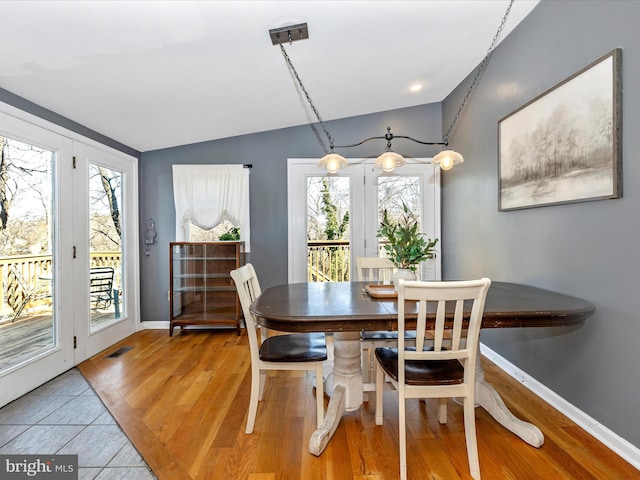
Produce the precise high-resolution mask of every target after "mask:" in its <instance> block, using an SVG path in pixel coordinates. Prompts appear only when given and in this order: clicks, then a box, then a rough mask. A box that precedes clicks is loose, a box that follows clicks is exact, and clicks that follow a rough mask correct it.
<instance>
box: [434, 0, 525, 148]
mask: <svg viewBox="0 0 640 480" xmlns="http://www.w3.org/2000/svg"><path fill="white" fill-rule="evenodd" d="M513 1H514V0H511V1H510V2H509V6H508V7H507V11H506V12H505V14H504V16H503V17H502V21H501V22H500V26H499V27H498V31H497V32H496V34H495V35H494V36H493V40H492V41H491V45H490V46H489V50H488V51H487V54H486V55H485V56H484V58H483V59H482V62H480V66H479V67H478V71H477V72H476V75H475V77H473V80H472V82H471V85H469V89H468V90H467V94H466V95H465V96H464V98H463V99H462V104H461V105H460V108H458V111H457V112H456V114H455V116H454V117H453V121H452V122H451V125H450V126H449V129H448V130H447V132H446V133H445V134H444V137H443V140H444V143H445V144H448V143H449V135H450V134H451V131H452V130H453V127H454V125H455V124H456V122H457V121H458V117H459V116H460V113H462V109H463V108H464V106H465V105H466V103H467V100H469V97H470V96H471V92H473V89H474V88H475V86H476V84H477V83H478V80H480V75H482V72H483V71H484V70H485V69H486V68H487V65H488V64H489V58H490V57H491V55H492V54H493V50H494V49H495V47H496V44H497V43H498V39H499V38H500V35H501V34H502V30H503V28H504V24H505V23H506V22H507V17H509V13H510V12H511V6H512V5H513Z"/></svg>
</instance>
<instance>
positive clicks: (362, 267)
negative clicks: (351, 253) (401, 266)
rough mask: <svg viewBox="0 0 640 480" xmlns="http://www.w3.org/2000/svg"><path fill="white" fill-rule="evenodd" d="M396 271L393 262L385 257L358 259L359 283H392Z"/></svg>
mask: <svg viewBox="0 0 640 480" xmlns="http://www.w3.org/2000/svg"><path fill="white" fill-rule="evenodd" d="M395 270H396V267H395V265H394V264H393V262H392V261H391V260H389V259H388V258H385V257H356V271H357V273H358V281H359V282H372V283H373V282H376V283H383V282H389V283H390V282H391V280H392V276H393V272H394V271H395Z"/></svg>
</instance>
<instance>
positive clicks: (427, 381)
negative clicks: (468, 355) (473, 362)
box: [376, 347, 464, 385]
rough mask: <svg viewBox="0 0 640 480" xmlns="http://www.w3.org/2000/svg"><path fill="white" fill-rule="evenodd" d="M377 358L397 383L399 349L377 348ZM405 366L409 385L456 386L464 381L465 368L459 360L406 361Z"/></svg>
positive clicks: (406, 380)
mask: <svg viewBox="0 0 640 480" xmlns="http://www.w3.org/2000/svg"><path fill="white" fill-rule="evenodd" d="M407 350H413V351H415V349H409V348H408V349H407ZM376 358H377V359H378V361H379V362H380V365H381V366H382V369H383V370H384V372H385V373H386V374H387V375H388V376H389V377H391V378H392V379H393V380H395V381H396V382H397V381H398V349H397V348H386V347H384V348H376ZM404 366H405V369H404V370H405V373H404V379H405V383H406V384H407V385H456V384H459V383H462V381H463V379H464V368H463V367H462V365H461V364H460V362H458V361H457V360H424V361H421V360H405V365H404Z"/></svg>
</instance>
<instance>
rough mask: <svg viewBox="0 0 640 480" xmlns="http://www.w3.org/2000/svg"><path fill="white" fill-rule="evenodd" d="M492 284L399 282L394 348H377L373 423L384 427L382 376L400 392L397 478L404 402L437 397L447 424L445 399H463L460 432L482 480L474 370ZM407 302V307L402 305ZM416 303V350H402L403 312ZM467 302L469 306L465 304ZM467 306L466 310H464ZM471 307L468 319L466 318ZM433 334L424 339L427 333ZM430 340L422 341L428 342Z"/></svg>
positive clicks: (403, 471)
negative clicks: (429, 318) (430, 318)
mask: <svg viewBox="0 0 640 480" xmlns="http://www.w3.org/2000/svg"><path fill="white" fill-rule="evenodd" d="M490 285H491V281H490V280H489V279H488V278H482V279H480V280H469V281H455V282H420V281H404V280H400V281H399V282H398V348H388V347H383V348H377V349H376V350H375V358H376V362H377V365H376V366H377V371H376V425H382V423H383V408H382V407H383V400H382V399H383V389H384V385H385V382H384V378H385V376H386V377H388V378H389V379H390V380H391V384H392V385H393V386H394V388H396V389H397V390H398V409H399V412H398V423H399V426H398V427H399V428H398V431H399V442H398V443H399V446H400V478H401V479H402V480H406V478H407V435H406V418H405V417H406V414H405V400H406V399H407V398H438V399H440V405H439V412H438V421H439V422H440V423H441V424H443V423H446V421H447V413H446V402H447V398H449V397H457V398H461V399H463V405H464V430H465V438H466V443H467V457H468V459H469V470H470V472H471V476H472V477H473V478H474V479H476V480H479V479H480V463H479V461H478V445H477V440H476V424H475V399H474V395H475V391H474V390H475V370H476V359H477V353H478V341H479V336H480V324H481V323H482V315H483V312H484V304H485V299H486V297H487V292H488V291H489V287H490ZM405 302H406V303H405ZM412 302H416V303H414V304H416V305H417V310H418V317H417V328H416V344H415V347H412V348H405V342H404V332H405V309H406V308H407V305H409V306H410V308H413V306H412ZM465 302H467V303H465ZM430 304H435V309H430V310H429V311H430V312H435V321H434V322H432V321H427V320H426V316H427V309H428V305H429V307H431V305H430ZM465 306H466V307H467V308H465ZM469 307H470V308H471V310H470V315H469V317H468V318H469V321H468V322H467V321H465V319H464V317H465V316H466V315H467V314H468V312H469V310H468V308H469ZM428 332H429V333H432V335H429V336H428V335H427V333H428ZM428 337H429V338H432V339H433V340H432V341H430V340H426V338H428Z"/></svg>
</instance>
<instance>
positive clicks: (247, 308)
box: [231, 263, 266, 361]
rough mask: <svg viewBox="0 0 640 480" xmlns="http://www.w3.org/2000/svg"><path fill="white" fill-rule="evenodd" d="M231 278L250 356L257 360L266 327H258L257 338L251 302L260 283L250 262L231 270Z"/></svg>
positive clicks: (257, 292) (258, 290) (257, 294)
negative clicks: (242, 318) (245, 331)
mask: <svg viewBox="0 0 640 480" xmlns="http://www.w3.org/2000/svg"><path fill="white" fill-rule="evenodd" d="M231 278H232V279H233V281H234V283H235V284H236V290H237V291H238V298H239V299H240V306H241V307H242V314H243V316H244V323H245V326H246V327H247V336H248V337H249V346H250V349H251V356H252V357H253V356H254V355H256V359H255V361H257V355H258V350H259V349H260V345H262V342H263V341H264V340H265V339H266V329H263V328H262V327H261V328H260V338H258V335H257V331H256V329H257V328H258V324H257V323H256V320H255V318H254V316H253V314H252V313H251V303H253V301H254V300H256V299H257V298H258V297H259V296H260V295H261V294H262V290H261V289H260V283H259V282H258V277H257V276H256V271H255V269H254V268H253V265H252V264H251V263H246V264H245V265H243V266H241V267H240V268H237V269H235V270H232V271H231Z"/></svg>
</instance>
